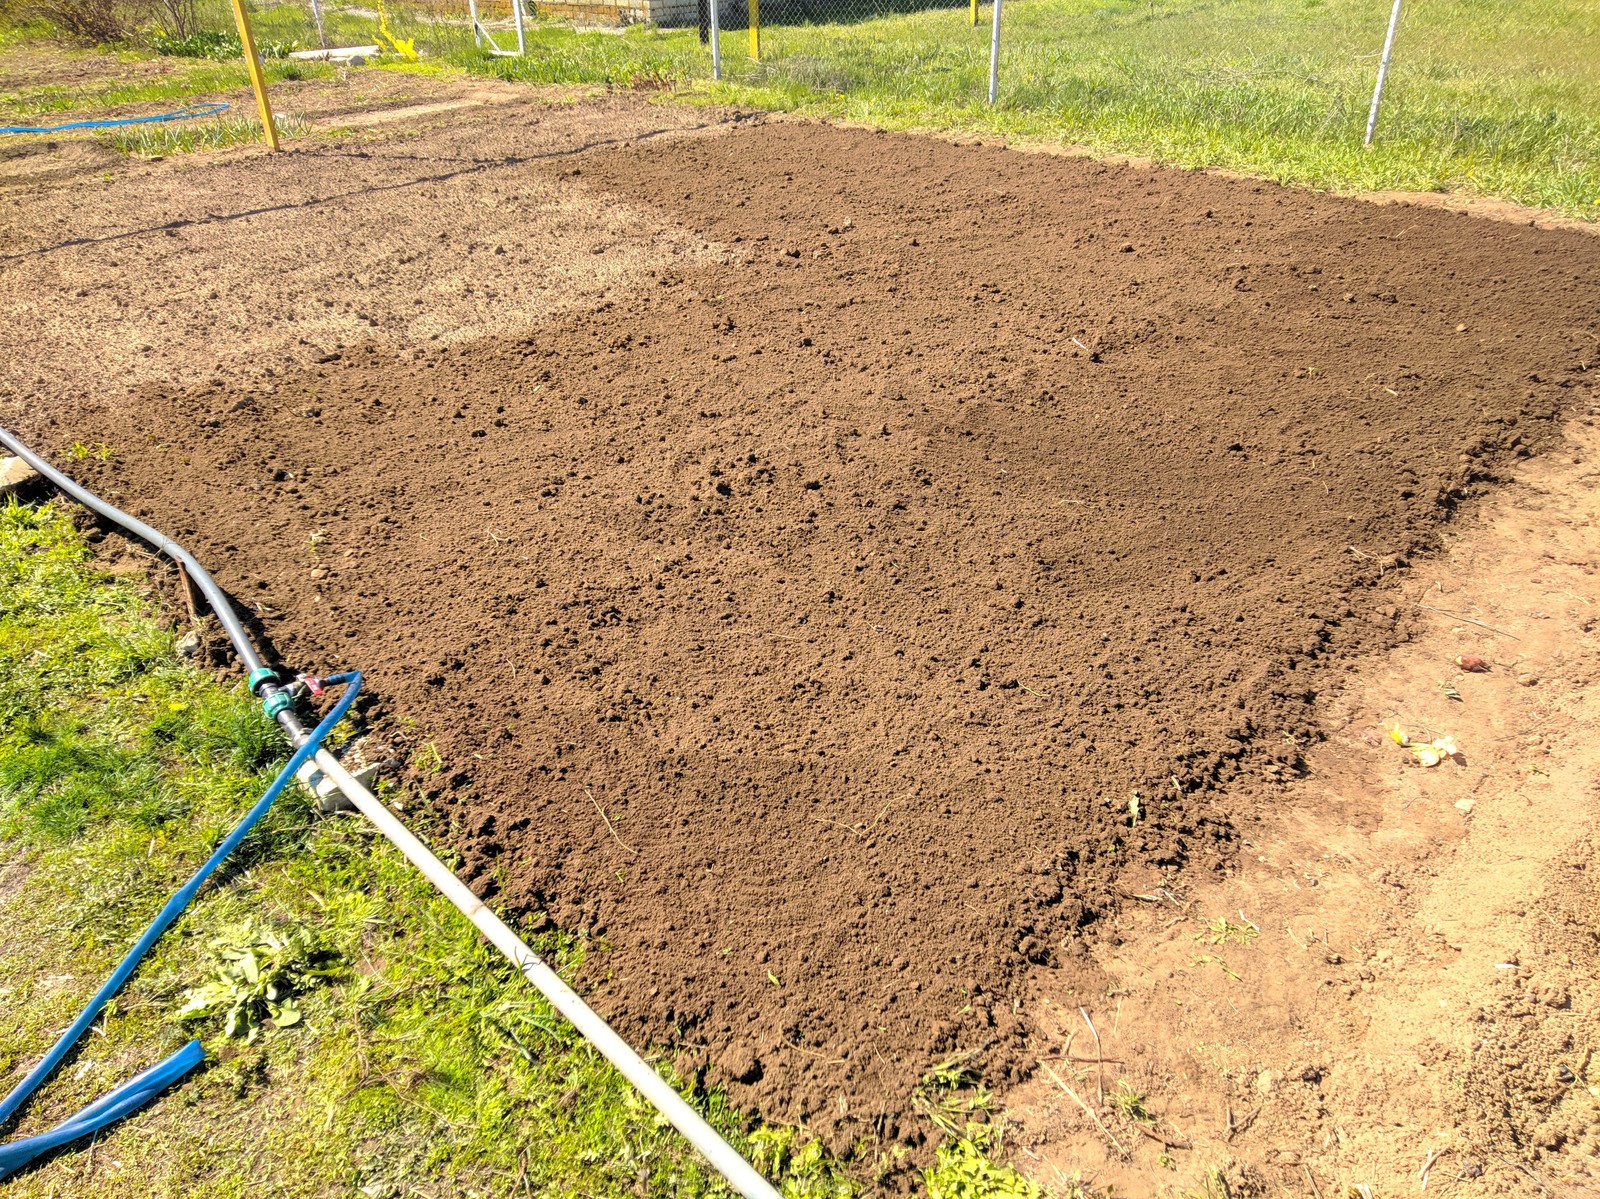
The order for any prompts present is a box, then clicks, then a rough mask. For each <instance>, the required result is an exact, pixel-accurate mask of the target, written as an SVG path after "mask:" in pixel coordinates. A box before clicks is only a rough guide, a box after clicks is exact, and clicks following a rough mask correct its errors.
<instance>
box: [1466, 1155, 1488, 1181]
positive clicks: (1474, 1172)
mask: <svg viewBox="0 0 1600 1199" xmlns="http://www.w3.org/2000/svg"><path fill="white" fill-rule="evenodd" d="M1461 1177H1463V1178H1482V1177H1483V1163H1482V1162H1480V1161H1479V1160H1478V1159H1477V1158H1475V1157H1464V1158H1462V1159H1461Z"/></svg>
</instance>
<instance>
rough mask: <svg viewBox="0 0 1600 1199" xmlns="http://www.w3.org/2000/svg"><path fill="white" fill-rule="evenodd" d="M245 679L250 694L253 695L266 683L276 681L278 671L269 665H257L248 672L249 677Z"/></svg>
mask: <svg viewBox="0 0 1600 1199" xmlns="http://www.w3.org/2000/svg"><path fill="white" fill-rule="evenodd" d="M247 681H248V683H249V685H250V694H251V695H254V694H255V693H256V692H258V691H260V690H261V688H262V687H263V686H265V685H266V684H267V683H276V682H277V681H278V672H277V671H276V670H273V669H272V667H270V666H257V667H256V668H255V669H254V670H252V671H251V672H250V677H249V679H248V680H247Z"/></svg>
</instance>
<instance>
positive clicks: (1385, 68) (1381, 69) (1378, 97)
mask: <svg viewBox="0 0 1600 1199" xmlns="http://www.w3.org/2000/svg"><path fill="white" fill-rule="evenodd" d="M1400 4H1401V0H1394V11H1393V12H1391V13H1390V14H1389V35H1388V36H1387V37H1385V38H1384V39H1383V58H1382V60H1380V61H1379V63H1378V86H1377V87H1375V88H1373V89H1372V111H1371V112H1369V113H1368V114H1367V140H1366V141H1364V142H1363V143H1362V145H1365V146H1370V145H1371V144H1372V135H1373V133H1375V132H1376V131H1377V128H1378V105H1379V104H1380V103H1382V102H1383V81H1384V80H1385V79H1387V78H1388V77H1389V55H1391V54H1393V53H1394V31H1395V27H1396V26H1397V25H1399V24H1400Z"/></svg>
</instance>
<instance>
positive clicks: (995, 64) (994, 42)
mask: <svg viewBox="0 0 1600 1199" xmlns="http://www.w3.org/2000/svg"><path fill="white" fill-rule="evenodd" d="M1000 2H1001V0H994V32H993V33H992V34H990V36H989V103H990V104H991V105H992V104H993V103H994V102H995V99H996V98H997V97H998V96H999V95H1000ZM1395 3H1396V4H1398V3H1400V0H1395ZM973 11H974V12H976V11H977V5H976V4H974V5H973Z"/></svg>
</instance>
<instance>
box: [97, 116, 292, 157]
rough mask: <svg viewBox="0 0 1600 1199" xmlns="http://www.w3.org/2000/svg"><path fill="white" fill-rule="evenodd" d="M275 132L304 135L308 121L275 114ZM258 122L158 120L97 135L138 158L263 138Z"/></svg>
mask: <svg viewBox="0 0 1600 1199" xmlns="http://www.w3.org/2000/svg"><path fill="white" fill-rule="evenodd" d="M276 124H277V126H278V136H279V137H283V138H291V137H304V136H305V135H306V134H308V133H310V132H311V126H310V124H309V123H308V122H306V121H305V120H303V119H301V118H300V117H296V116H283V115H282V114H279V115H278V116H277V117H276ZM263 138H264V135H263V133H262V130H261V122H260V121H258V120H256V119H254V118H253V117H216V118H214V119H212V120H207V121H190V122H183V121H161V122H159V123H156V124H152V125H125V126H123V127H122V128H120V129H111V130H108V131H106V132H105V133H103V134H101V135H100V139H101V140H102V141H103V142H105V143H106V144H107V145H108V146H114V147H116V148H117V149H118V150H121V151H122V152H123V153H124V154H132V155H134V156H136V157H138V158H165V157H166V156H168V155H169V154H187V153H191V152H193V151H196V150H222V149H225V148H227V147H228V146H237V145H245V144H253V143H255V142H259V141H262V140H263Z"/></svg>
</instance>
